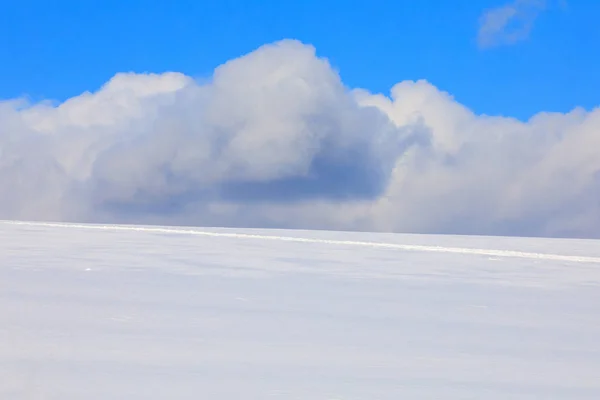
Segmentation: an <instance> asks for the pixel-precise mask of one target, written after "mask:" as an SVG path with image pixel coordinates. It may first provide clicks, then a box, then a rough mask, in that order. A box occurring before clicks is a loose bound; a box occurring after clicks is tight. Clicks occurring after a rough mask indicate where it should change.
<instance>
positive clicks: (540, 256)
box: [0, 221, 600, 264]
mask: <svg viewBox="0 0 600 400" xmlns="http://www.w3.org/2000/svg"><path fill="white" fill-rule="evenodd" d="M0 223H3V224H10V225H23V226H37V227H48V228H70V229H90V230H105V231H137V232H148V233H166V234H183V235H197V236H210V237H223V238H235V239H261V240H275V241H282V242H298V243H319V244H334V245H346V246H363V247H378V248H389V249H397V250H404V251H421V252H432V253H452V254H465V255H482V256H490V257H513V258H528V259H535V260H551V261H565V262H576V263H598V264H600V257H588V256H568V255H561V254H548V253H531V252H523V251H512V250H494V249H473V248H463V247H443V246H425V245H413V244H399V243H385V242H367V241H354V240H334V239H314V238H313V239H311V238H301V237H293V236H275V235H258V234H252V233H233V232H231V233H226V232H209V231H200V230H195V229H182V228H174V227H173V228H165V227H149V226H131V225H99V224H75V223H58V222H28V221H0Z"/></svg>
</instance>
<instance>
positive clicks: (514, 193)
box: [0, 41, 600, 237]
mask: <svg viewBox="0 0 600 400" xmlns="http://www.w3.org/2000/svg"><path fill="white" fill-rule="evenodd" d="M598 149H600V111H599V110H598V109H595V110H593V111H585V110H582V109H575V110H573V111H572V112H569V113H566V114H561V113H543V112H542V113H539V114H538V115H536V116H534V117H533V118H531V119H530V120H529V121H527V122H520V121H518V120H515V119H511V118H504V117H490V116H480V115H475V114H473V113H472V112H471V111H470V110H468V109H467V108H465V107H464V106H462V105H460V104H458V103H457V102H456V101H454V100H453V98H452V97H451V96H450V95H448V94H447V93H444V92H442V91H440V90H438V89H437V88H435V87H434V86H432V85H431V84H429V83H427V82H425V81H418V82H412V81H405V82H401V83H399V84H397V85H396V86H395V87H394V88H393V89H392V90H391V94H390V95H389V96H386V95H381V94H372V93H369V92H367V91H365V90H351V89H349V88H347V87H345V86H344V85H343V83H342V82H341V81H340V78H339V76H338V74H337V73H336V72H335V71H334V70H333V69H332V67H331V66H330V65H329V64H328V62H327V60H325V59H323V58H319V57H317V56H316V54H315V50H314V49H313V48H312V47H310V46H307V45H304V44H302V43H299V42H296V41H282V42H278V43H274V44H270V45H266V46H263V47H261V48H259V49H257V50H256V51H254V52H252V53H250V54H248V55H245V56H243V57H240V58H238V59H235V60H231V61H230V62H228V63H226V64H224V65H222V66H220V67H219V68H217V69H216V70H215V72H214V74H213V76H212V79H211V80H210V81H209V82H207V83H198V82H197V81H195V80H193V79H191V78H190V77H187V76H184V75H182V74H178V73H166V74H161V75H153V74H132V73H130V74H118V75H116V76H115V77H114V78H113V79H112V80H110V81H109V82H108V83H107V84H106V85H105V86H104V87H102V88H101V89H100V90H98V91H97V92H95V93H85V94H82V95H80V96H77V97H74V98H71V99H69V100H68V101H66V102H64V103H62V104H59V105H53V104H50V103H48V104H46V103H39V104H28V103H27V102H24V101H22V100H14V101H6V102H2V103H0V191H1V193H2V197H1V198H0V218H4V219H29V220H31V219H33V220H66V221H87V222H120V223H158V224H185V225H211V226H214V225H218V226H255V227H286V228H317V229H357V230H376V231H405V232H423V233H463V234H473V233H475V234H502V235H542V236H573V237H600V200H599V199H600V151H599V150H598Z"/></svg>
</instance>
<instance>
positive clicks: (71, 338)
mask: <svg viewBox="0 0 600 400" xmlns="http://www.w3.org/2000/svg"><path fill="white" fill-rule="evenodd" d="M0 399H56V400H58V399H60V400H70V399H88V400H89V399H129V400H130V399H207V400H218V399H223V400H233V399H256V400H258V399H303V400H304V399H306V400H321V399H322V400H334V399H336V400H358V399H364V400H377V399H382V400H384V399H385V400H392V399H393V400H400V399H407V400H413V399H449V400H456V399H478V400H484V399H485V400H488V399H489V400H506V399H544V400H551V399H570V400H572V399H594V400H597V399H600V242H599V241H593V240H559V239H524V238H500V237H496V238H494V237H460V236H434V235H430V236H426V235H400V234H369V233H350V232H347V233H340V232H326V231H283V230H251V229H243V230H232V229H200V228H169V227H134V226H101V225H69V224H52V223H46V224H44V223H19V222H8V221H5V222H0Z"/></svg>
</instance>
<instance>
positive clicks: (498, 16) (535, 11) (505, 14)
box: [477, 0, 547, 48]
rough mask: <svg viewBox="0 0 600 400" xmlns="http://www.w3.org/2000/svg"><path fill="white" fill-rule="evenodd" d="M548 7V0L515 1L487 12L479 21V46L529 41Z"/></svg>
mask: <svg viewBox="0 0 600 400" xmlns="http://www.w3.org/2000/svg"><path fill="white" fill-rule="evenodd" d="M546 5H547V4H546V0H514V1H513V2H511V3H508V4H505V5H502V6H500V7H496V8H492V9H490V10H487V11H485V12H484V13H483V15H482V16H481V18H480V20H479V32H478V35H477V42H478V44H479V46H480V47H482V48H488V47H493V46H499V45H510V44H514V43H516V42H519V41H521V40H524V39H527V38H528V37H529V34H530V32H531V29H532V28H533V24H534V22H535V20H536V18H537V17H538V15H539V13H540V12H542V11H543V10H544V9H545V8H546Z"/></svg>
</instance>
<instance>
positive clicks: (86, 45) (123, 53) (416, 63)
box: [0, 0, 600, 119]
mask: <svg viewBox="0 0 600 400" xmlns="http://www.w3.org/2000/svg"><path fill="white" fill-rule="evenodd" d="M559 1H560V0H557V2H553V1H551V0H548V3H549V6H548V7H547V8H546V9H545V10H543V11H542V12H540V14H539V16H538V18H537V19H536V21H535V24H534V26H533V29H532V30H531V33H530V35H529V37H528V38H527V39H526V40H523V41H520V42H518V43H515V44H513V45H508V46H499V47H493V48H487V49H481V48H480V47H478V46H477V40H476V39H477V29H478V21H479V17H480V15H481V14H482V13H483V11H484V10H485V9H489V8H493V7H498V6H501V5H503V4H506V3H510V0H508V1H506V0H500V1H498V0H477V1H473V0H452V1H448V0H445V1H442V0H437V1H436V0H419V1H414V0H404V1H403V0H395V1H384V0H373V1H356V2H348V1H342V0H305V1H294V2H292V1H281V0H262V1H259V0H254V1H242V0H219V1H202V0H198V1H191V0H190V1H182V0H179V1H178V0H173V1H166V0H165V1H151V0H120V1H116V0H102V1H91V0H55V1H48V0H20V1H9V0H7V1H2V2H1V3H0V76H1V77H2V85H0V98H5V99H6V98H13V97H17V96H21V95H28V96H30V97H31V98H32V99H36V100H37V99H42V98H43V99H48V98H49V99H57V100H64V99H66V98H68V97H71V96H74V95H77V94H79V93H81V92H83V91H85V90H96V89H97V88H98V87H99V86H100V85H102V84H103V83H104V82H106V81H107V80H108V79H109V78H110V77H111V76H113V75H114V74H115V73H117V72H124V71H135V72H162V71H167V70H171V71H179V72H184V73H186V74H189V75H193V76H199V77H202V76H209V75H210V73H211V72H212V70H213V69H214V67H216V66H218V65H219V64H221V63H223V62H225V61H227V60H228V59H230V58H233V57H237V56H240V55H242V54H244V53H247V52H249V51H251V50H253V49H255V48H256V47H258V46H260V45H262V44H265V43H269V42H273V41H276V40H279V39H283V38H294V39H299V40H301V41H303V42H305V43H310V44H313V45H315V47H316V48H317V52H318V54H319V55H322V56H325V57H327V58H329V59H330V60H331V62H332V64H333V65H334V66H335V67H336V68H337V69H339V71H340V74H341V76H342V78H343V80H344V82H345V83H346V84H347V85H349V86H351V87H363V88H366V89H369V90H371V91H377V92H386V93H387V92H388V90H389V89H390V88H391V86H392V85H393V84H394V83H397V82H399V81H401V80H405V79H421V78H424V79H427V80H428V81H430V82H432V83H433V84H434V85H436V86H438V87H439V88H440V89H442V90H446V91H448V92H450V93H451V94H452V95H454V96H455V97H456V99H457V100H458V101H460V102H462V103H463V104H465V105H467V106H468V107H470V108H471V109H473V110H474V111H476V112H478V113H486V114H500V115H509V116H514V117H518V118H521V119H523V118H528V117H529V116H530V115H532V114H533V113H535V112H537V111H542V110H543V111H567V110H570V109H571V108H573V107H574V106H577V105H580V106H584V107H586V108H591V107H593V106H595V105H599V104H600V28H599V25H598V21H599V20H600V1H598V0H569V1H568V4H567V6H566V7H564V5H562V6H561V5H559V4H558V2H559ZM555 3H556V4H555Z"/></svg>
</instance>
